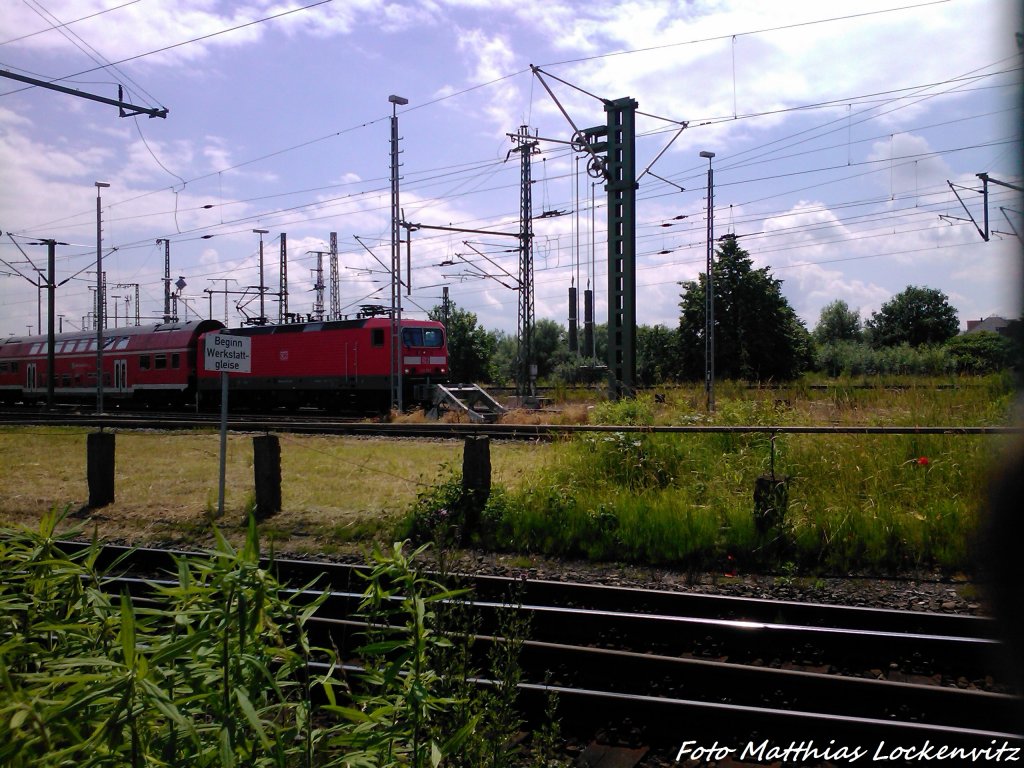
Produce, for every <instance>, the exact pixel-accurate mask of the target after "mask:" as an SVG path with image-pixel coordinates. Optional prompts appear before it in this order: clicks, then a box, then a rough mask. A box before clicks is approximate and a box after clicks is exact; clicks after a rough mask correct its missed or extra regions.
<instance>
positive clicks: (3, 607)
mask: <svg viewBox="0 0 1024 768" xmlns="http://www.w3.org/2000/svg"><path fill="white" fill-rule="evenodd" d="M62 517H63V516H62V515H59V514H56V513H50V514H48V515H46V516H45V517H44V518H43V519H42V521H41V523H40V526H39V529H38V530H36V531H26V530H0V765H3V766H10V768H29V767H31V768H51V767H52V768H56V767H57V766H68V765H76V766H87V767H89V768H92V767H94V766H95V767H99V766H104V767H107V766H109V767H110V768H115V767H116V768H124V767H125V766H131V768H143V766H145V767H146V768H150V767H153V768H156V767H157V766H189V768H193V767H198V768H204V767H209V768H233V766H253V767H258V768H314V767H316V768H355V767H356V766H367V767H368V766H374V767H375V768H400V767H409V766H412V767H414V768H428V766H429V767H430V768H436V766H438V765H441V764H444V765H448V766H451V767H452V768H480V766H489V767H490V768H505V767H506V766H508V765H510V764H511V763H510V761H509V759H508V754H509V751H508V750H507V749H506V748H505V747H506V745H507V740H508V737H509V735H510V734H513V733H515V731H516V730H517V729H518V725H519V723H520V716H519V714H518V713H517V712H515V710H514V708H512V707H511V703H514V696H515V684H514V681H515V680H516V679H518V678H517V675H518V649H519V648H520V647H521V646H522V641H523V639H524V638H525V631H526V628H525V627H523V626H518V627H517V626H512V625H511V624H509V623H508V622H506V623H505V625H504V626H503V627H502V631H503V632H505V634H506V636H505V639H504V641H496V642H495V645H494V647H495V649H496V650H495V652H494V654H493V657H492V659H491V661H492V664H493V666H491V667H483V668H482V669H481V668H476V667H474V666H472V665H471V664H470V663H469V662H468V660H469V659H470V658H471V655H470V653H469V646H470V644H471V642H472V636H471V632H470V629H471V625H472V620H471V619H466V620H465V621H463V622H462V623H459V622H456V621H453V620H452V614H453V613H456V612H462V613H463V614H465V615H467V616H471V615H472V612H471V607H470V606H469V604H468V603H467V602H466V599H465V598H464V597H461V596H460V595H459V594H458V593H456V592H453V591H452V590H450V589H448V588H447V587H446V586H445V585H443V584H441V583H440V582H438V581H436V580H431V579H427V578H425V577H424V576H422V575H421V574H420V572H419V566H418V563H417V561H416V560H417V557H418V556H419V555H420V554H421V551H416V552H413V553H411V554H409V553H407V552H406V551H405V549H404V547H403V546H402V545H401V544H396V545H394V547H393V548H392V549H391V550H390V551H388V552H376V553H374V555H373V559H372V569H371V573H370V575H369V577H368V579H367V587H366V590H365V592H364V595H363V600H362V603H361V613H360V615H361V616H362V618H363V619H364V620H365V622H366V628H365V631H364V633H363V637H364V642H363V643H362V645H361V646H360V647H359V648H358V649H356V650H355V651H354V652H351V651H350V652H351V653H354V655H355V656H356V657H357V658H358V659H359V660H361V662H362V671H360V672H355V673H352V672H349V676H346V675H345V674H343V673H342V672H341V661H342V659H341V658H340V656H339V655H338V654H337V653H336V649H333V648H314V647H312V646H311V644H310V639H309V635H308V633H307V629H306V627H307V623H308V621H309V619H310V616H311V615H312V614H313V613H314V612H315V611H316V610H317V608H318V607H319V606H320V604H321V603H322V601H323V599H324V596H323V595H320V596H319V597H318V596H316V593H315V592H313V591H311V586H312V585H305V587H300V588H299V589H298V590H295V591H292V590H287V589H285V587H284V585H282V584H280V583H278V581H277V580H276V579H275V578H274V576H273V575H272V573H271V570H270V569H268V568H267V567H266V564H265V563H264V562H262V561H261V559H260V552H259V540H258V537H257V533H256V531H257V529H256V526H255V524H254V523H250V527H249V534H248V537H247V539H246V543H245V545H244V547H242V548H241V549H237V550H236V549H234V548H232V547H231V546H230V545H229V544H228V542H227V541H226V540H225V539H224V538H223V537H218V546H217V548H216V550H215V551H212V552H210V553H208V554H206V555H203V556H196V557H192V558H187V559H186V558H183V557H182V558H177V559H176V563H177V573H176V574H167V576H168V577H169V579H170V580H165V581H161V582H159V583H153V584H151V585H150V594H149V595H148V596H147V599H146V600H145V601H139V600H138V599H137V598H134V597H130V596H129V595H128V594H122V595H117V594H113V595H112V594H110V592H109V590H108V589H106V588H105V584H104V582H105V581H106V580H107V575H106V574H105V573H104V572H101V571H99V570H98V569H97V568H96V561H97V556H98V554H99V552H100V548H99V546H98V545H94V546H93V547H91V548H88V549H85V550H83V551H82V552H81V553H80V554H77V555H74V556H68V555H66V554H65V553H64V552H62V551H61V549H60V548H59V547H58V546H57V540H56V538H55V532H56V530H57V527H58V523H60V521H61V519H62ZM175 576H176V579H175ZM456 659H461V660H463V661H462V663H461V664H457V663H455V660H456ZM313 660H318V661H320V662H322V663H323V664H324V665H325V667H326V668H327V671H326V672H325V673H320V674H318V673H317V672H316V670H315V668H312V667H311V666H310V662H311V661H313ZM481 677H482V678H488V679H491V680H497V681H499V683H498V684H496V685H495V686H494V687H493V690H487V691H485V690H482V689H481V688H480V687H479V686H475V685H474V684H473V682H472V681H473V680H474V679H476V678H481ZM501 680H506V681H512V682H511V684H510V685H506V686H504V688H503V687H502V685H501V684H500V681H501ZM510 692H511V693H510Z"/></svg>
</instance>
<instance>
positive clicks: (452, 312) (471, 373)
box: [428, 303, 498, 383]
mask: <svg viewBox="0 0 1024 768" xmlns="http://www.w3.org/2000/svg"><path fill="white" fill-rule="evenodd" d="M448 306H449V309H448V323H447V325H446V330H447V333H448V370H449V372H450V373H449V375H450V376H451V378H452V380H453V381H458V382H467V383H468V382H473V381H482V382H489V381H490V366H491V358H492V357H493V356H494V351H495V349H496V348H497V345H498V341H497V338H496V337H495V335H494V334H493V333H491V332H489V331H487V330H485V329H484V328H483V327H481V326H478V325H477V320H476V315H475V314H474V313H472V312H469V311H467V310H465V309H459V308H458V307H457V306H456V305H455V304H454V303H452V304H449V305H448ZM428 315H429V317H430V319H431V320H438V321H443V320H444V309H443V308H442V307H439V306H438V307H434V308H433V309H432V310H430V312H429V313H428Z"/></svg>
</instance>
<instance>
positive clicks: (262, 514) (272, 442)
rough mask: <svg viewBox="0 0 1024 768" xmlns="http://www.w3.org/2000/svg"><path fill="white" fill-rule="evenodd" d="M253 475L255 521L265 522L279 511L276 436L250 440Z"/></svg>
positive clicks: (278, 444) (279, 462)
mask: <svg viewBox="0 0 1024 768" xmlns="http://www.w3.org/2000/svg"><path fill="white" fill-rule="evenodd" d="M252 453H253V462H252V467H253V474H254V475H255V481H256V513H255V514H256V519H257V520H265V519H266V518H268V517H270V516H271V515H273V514H274V513H276V512H280V511H281V442H280V440H278V437H277V435H260V436H258V437H254V438H253V439H252Z"/></svg>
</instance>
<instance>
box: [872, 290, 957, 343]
mask: <svg viewBox="0 0 1024 768" xmlns="http://www.w3.org/2000/svg"><path fill="white" fill-rule="evenodd" d="M959 330H960V322H959V321H958V320H957V317H956V310H955V309H953V307H951V306H950V305H949V298H948V297H947V296H946V294H944V293H943V292H942V291H939V290H936V289H935V288H919V287H917V286H914V285H909V286H907V288H906V289H905V290H904V291H903V292H902V293H898V294H896V295H895V296H893V297H892V299H890V300H889V301H887V302H886V303H885V304H883V305H882V309H881V311H880V312H872V313H871V319H870V320H868V322H867V336H868V341H869V343H870V344H871V346H872V347H875V348H879V347H896V346H899V345H900V344H909V345H910V346H912V347H919V346H921V345H922V344H942V343H943V342H945V341H948V340H949V339H951V338H953V337H954V336H956V335H957V333H958V332H959Z"/></svg>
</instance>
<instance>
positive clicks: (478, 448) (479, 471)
mask: <svg viewBox="0 0 1024 768" xmlns="http://www.w3.org/2000/svg"><path fill="white" fill-rule="evenodd" d="M490 495H491V439H490V438H489V437H486V436H483V437H467V438H466V443H465V448H464V449H463V452H462V513H463V515H462V516H463V525H462V541H463V543H466V541H467V540H468V538H469V535H470V534H471V533H472V532H473V531H475V530H476V529H477V527H478V525H479V523H480V513H481V512H483V509H484V507H485V506H487V499H488V498H490Z"/></svg>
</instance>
